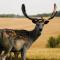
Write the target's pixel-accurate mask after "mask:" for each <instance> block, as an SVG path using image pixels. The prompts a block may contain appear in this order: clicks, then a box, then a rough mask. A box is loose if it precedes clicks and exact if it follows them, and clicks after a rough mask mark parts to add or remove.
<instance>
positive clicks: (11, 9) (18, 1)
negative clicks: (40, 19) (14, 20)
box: [0, 0, 60, 15]
mask: <svg viewBox="0 0 60 60" xmlns="http://www.w3.org/2000/svg"><path fill="white" fill-rule="evenodd" d="M23 3H24V4H25V6H26V10H27V14H28V15H36V14H41V13H51V12H52V11H53V5H54V3H56V5H57V10H58V11H59V10H60V0H0V14H17V15H23V14H22V11H21V5H22V4H23Z"/></svg>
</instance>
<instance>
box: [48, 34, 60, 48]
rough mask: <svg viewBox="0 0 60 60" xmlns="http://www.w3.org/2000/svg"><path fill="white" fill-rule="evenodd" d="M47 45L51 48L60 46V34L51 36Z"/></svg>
mask: <svg viewBox="0 0 60 60" xmlns="http://www.w3.org/2000/svg"><path fill="white" fill-rule="evenodd" d="M47 47H49V48H60V35H59V36H58V37H57V38H54V37H50V38H49V40H48V44H47Z"/></svg>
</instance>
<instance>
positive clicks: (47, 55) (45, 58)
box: [13, 48, 60, 60]
mask: <svg viewBox="0 0 60 60" xmlns="http://www.w3.org/2000/svg"><path fill="white" fill-rule="evenodd" d="M19 59H20V57H19ZM13 60H15V59H14V57H13ZM27 60H60V48H40V49H37V48H35V49H34V48H33V49H31V50H28V51H27Z"/></svg>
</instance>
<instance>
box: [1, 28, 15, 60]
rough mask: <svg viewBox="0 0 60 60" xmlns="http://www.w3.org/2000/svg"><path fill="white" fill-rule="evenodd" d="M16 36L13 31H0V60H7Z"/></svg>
mask: <svg viewBox="0 0 60 60" xmlns="http://www.w3.org/2000/svg"><path fill="white" fill-rule="evenodd" d="M14 34H15V33H14V31H12V30H11V29H0V60H6V58H7V56H8V53H10V51H11V49H12V48H13V45H14V39H13V37H14ZM2 51H4V52H2Z"/></svg>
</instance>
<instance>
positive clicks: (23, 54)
mask: <svg viewBox="0 0 60 60" xmlns="http://www.w3.org/2000/svg"><path fill="white" fill-rule="evenodd" d="M21 60H26V47H23V48H22V49H21Z"/></svg>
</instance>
